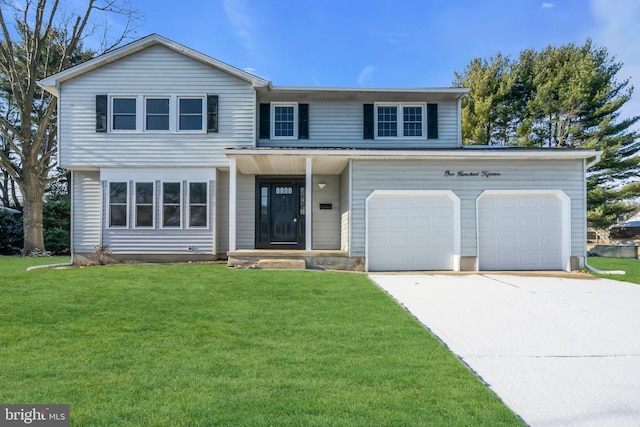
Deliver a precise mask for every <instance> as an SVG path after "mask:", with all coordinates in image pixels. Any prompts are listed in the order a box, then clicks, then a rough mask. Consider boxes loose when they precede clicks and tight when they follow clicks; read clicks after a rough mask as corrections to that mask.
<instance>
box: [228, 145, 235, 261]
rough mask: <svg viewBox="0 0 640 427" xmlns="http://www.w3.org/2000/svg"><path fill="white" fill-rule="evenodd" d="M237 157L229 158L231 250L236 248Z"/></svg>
mask: <svg viewBox="0 0 640 427" xmlns="http://www.w3.org/2000/svg"><path fill="white" fill-rule="evenodd" d="M236 174H237V168H236V159H233V158H231V159H229V252H233V251H235V250H236V188H237V185H236Z"/></svg>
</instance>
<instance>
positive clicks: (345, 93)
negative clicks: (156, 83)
mask: <svg viewBox="0 0 640 427" xmlns="http://www.w3.org/2000/svg"><path fill="white" fill-rule="evenodd" d="M154 45H161V46H164V47H166V48H168V49H171V50H173V51H175V52H178V53H180V54H182V55H185V56H187V57H189V58H192V59H195V60H196V61H200V62H202V63H204V64H206V65H209V66H211V67H214V68H217V69H219V70H222V71H224V72H226V73H228V74H230V75H232V76H235V77H237V78H239V79H241V80H244V81H246V82H247V83H250V84H251V85H252V86H253V87H255V88H258V89H260V90H261V91H264V92H263V93H268V94H269V96H270V97H275V98H277V99H282V100H288V99H290V98H293V99H296V100H299V99H300V97H301V96H302V97H306V98H309V99H318V100H322V99H335V98H336V97H341V98H344V97H347V98H349V99H354V100H359V99H365V98H368V97H369V98H370V97H371V96H377V97H378V98H377V99H379V100H381V101H384V100H386V99H387V98H388V97H392V98H393V96H395V95H398V94H403V95H404V96H405V97H407V96H408V97H410V96H414V97H418V98H419V99H422V97H424V96H426V95H428V96H429V97H430V99H433V100H434V101H439V100H456V99H459V98H461V97H463V96H464V95H465V94H467V93H468V92H469V89H466V88H336V87H315V86H310V87H306V86H299V87H292V86H272V84H271V82H270V81H268V80H265V79H263V78H261V77H258V76H255V75H253V74H250V73H247V72H246V71H243V70H240V69H238V68H236V67H233V66H231V65H229V64H226V63H224V62H222V61H218V60H217V59H214V58H211V57H210V56H207V55H205V54H203V53H200V52H198V51H196V50H193V49H190V48H188V47H186V46H184V45H181V44H179V43H176V42H174V41H172V40H169V39H167V38H165V37H162V36H160V35H158V34H151V35H149V36H146V37H143V38H141V39H138V40H136V41H133V42H131V43H129V44H126V45H124V46H121V47H119V48H118V49H115V50H112V51H111V52H108V53H105V54H103V55H100V56H97V57H95V58H93V59H91V60H89V61H87V62H83V63H82V64H79V65H76V66H75V67H72V68H69V69H67V70H64V71H61V72H59V73H57V74H54V75H52V76H49V77H46V78H44V79H42V80H40V81H39V82H38V84H39V85H40V86H41V87H43V88H44V89H46V90H47V91H49V92H51V93H52V94H54V95H56V96H58V88H59V86H60V83H62V82H65V81H67V80H70V79H73V78H74V77H77V76H80V75H82V74H84V73H87V72H90V71H92V70H95V69H97V68H99V67H102V66H103V65H106V64H109V63H112V62H114V61H117V60H119V59H121V58H124V57H126V56H129V55H132V54H134V53H136V52H139V51H141V50H143V49H146V48H148V47H151V46H154Z"/></svg>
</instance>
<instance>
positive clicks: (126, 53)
mask: <svg viewBox="0 0 640 427" xmlns="http://www.w3.org/2000/svg"><path fill="white" fill-rule="evenodd" d="M154 46H162V47H164V48H166V49H168V50H171V51H173V52H174V53H176V54H177V55H181V56H183V57H185V58H190V59H192V60H194V61H197V62H200V63H202V64H204V65H206V66H207V67H209V68H210V69H216V70H218V71H221V72H224V73H226V74H228V75H230V76H233V77H236V78H237V79H239V80H243V81H245V82H247V83H249V84H251V85H252V86H253V87H267V86H269V85H270V82H268V81H267V80H264V79H261V78H260V77H257V76H254V75H252V74H249V73H247V72H245V71H243V70H240V69H238V68H235V67H232V66H230V65H228V64H226V63H224V62H221V61H218V60H216V59H214V58H211V57H209V56H207V55H204V54H202V53H200V52H197V51H195V50H193V49H190V48H188V47H186V46H182V45H180V44H178V43H176V42H173V41H171V40H168V39H165V38H164V37H161V36H159V35H157V34H152V35H150V36H147V37H144V38H142V39H139V40H136V41H134V42H132V43H129V44H128V45H125V46H122V47H120V48H118V49H116V50H114V51H112V52H109V53H106V54H103V55H100V56H98V57H96V58H93V59H91V60H90V61H87V62H85V63H83V64H80V65H77V66H75V67H72V68H70V69H68V70H65V71H62V72H60V73H58V74H54V75H53V76H50V77H47V78H45V79H42V80H41V81H39V82H38V84H39V85H40V86H42V87H43V88H45V89H46V90H48V91H49V92H51V93H53V94H54V95H56V96H57V95H58V88H59V86H60V84H61V83H62V82H65V81H68V80H71V79H74V78H76V77H78V76H81V75H83V74H86V73H89V72H91V71H94V70H97V69H100V68H102V67H104V66H106V65H109V64H113V63H116V62H119V61H121V60H123V59H125V58H128V57H132V56H136V55H138V54H139V53H140V52H141V51H144V50H147V49H149V48H151V47H154ZM163 65H164V64H163ZM161 69H162V68H160V69H158V71H160V70H161Z"/></svg>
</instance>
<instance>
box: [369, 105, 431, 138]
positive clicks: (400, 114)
mask: <svg viewBox="0 0 640 427" xmlns="http://www.w3.org/2000/svg"><path fill="white" fill-rule="evenodd" d="M379 107H396V108H397V110H396V111H397V122H396V124H397V135H396V136H379V135H378V108H379ZM404 107H421V109H422V136H404ZM373 120H374V126H373V137H374V139H380V140H391V139H406V140H408V139H413V140H426V139H427V104H426V103H425V102H376V103H375V104H374V110H373Z"/></svg>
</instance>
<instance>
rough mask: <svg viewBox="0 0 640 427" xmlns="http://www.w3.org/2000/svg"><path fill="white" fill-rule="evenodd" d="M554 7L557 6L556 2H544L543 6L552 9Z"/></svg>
mask: <svg viewBox="0 0 640 427" xmlns="http://www.w3.org/2000/svg"><path fill="white" fill-rule="evenodd" d="M552 7H555V4H553V3H546V2H545V3H542V8H543V9H551V8H552Z"/></svg>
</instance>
